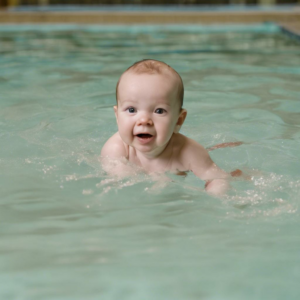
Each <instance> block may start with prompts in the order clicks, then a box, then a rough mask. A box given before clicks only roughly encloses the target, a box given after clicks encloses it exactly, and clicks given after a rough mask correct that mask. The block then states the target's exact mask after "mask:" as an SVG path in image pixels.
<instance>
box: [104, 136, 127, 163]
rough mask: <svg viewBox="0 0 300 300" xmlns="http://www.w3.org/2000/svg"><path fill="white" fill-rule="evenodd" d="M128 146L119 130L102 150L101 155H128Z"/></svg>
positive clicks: (116, 156)
mask: <svg viewBox="0 0 300 300" xmlns="http://www.w3.org/2000/svg"><path fill="white" fill-rule="evenodd" d="M127 152H128V151H126V147H125V145H124V142H123V141H122V139H121V137H120V134H119V132H117V133H115V134H114V135H113V136H112V137H110V138H109V139H108V140H107V142H106V143H105V144H104V146H103V148H102V150H101V156H108V157H112V158H118V157H127Z"/></svg>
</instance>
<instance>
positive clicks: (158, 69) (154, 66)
mask: <svg viewBox="0 0 300 300" xmlns="http://www.w3.org/2000/svg"><path fill="white" fill-rule="evenodd" d="M166 70H167V71H170V72H171V73H173V74H175V75H176V76H177V77H178V79H179V80H178V81H179V86H178V100H179V103H180V109H181V108H182V105H183V97H184V86H183V81H182V78H181V76H180V75H179V74H178V73H177V72H176V71H175V70H174V69H173V68H172V67H170V66H169V65H168V64H166V63H164V62H162V61H159V60H155V59H143V60H140V61H137V62H135V63H134V64H133V65H132V66H130V67H129V68H128V69H127V70H126V71H125V72H124V73H123V74H125V73H126V72H128V71H132V72H134V73H136V74H145V73H146V74H163V73H164V72H165V71H166ZM123 74H122V75H123ZM122 75H121V77H120V79H119V81H118V83H117V86H116V98H117V102H118V87H119V83H120V81H121V78H122Z"/></svg>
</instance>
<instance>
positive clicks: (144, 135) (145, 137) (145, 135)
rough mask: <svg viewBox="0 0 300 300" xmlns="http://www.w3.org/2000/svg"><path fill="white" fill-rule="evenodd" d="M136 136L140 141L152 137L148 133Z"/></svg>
mask: <svg viewBox="0 0 300 300" xmlns="http://www.w3.org/2000/svg"><path fill="white" fill-rule="evenodd" d="M137 136H138V137H139V138H142V139H149V138H151V137H152V135H151V134H149V133H140V134H137Z"/></svg>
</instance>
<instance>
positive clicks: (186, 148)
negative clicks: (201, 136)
mask: <svg viewBox="0 0 300 300" xmlns="http://www.w3.org/2000/svg"><path fill="white" fill-rule="evenodd" d="M174 144H175V146H174V149H176V151H175V153H176V157H177V159H178V162H180V163H181V164H182V166H184V168H185V169H187V170H190V171H194V169H201V172H203V171H204V170H207V169H208V168H210V167H211V166H212V164H213V161H212V160H211V158H210V156H209V154H208V152H207V150H206V149H205V148H204V147H203V146H202V145H200V144H199V143H198V142H196V141H195V140H193V139H190V138H188V137H186V136H184V135H182V134H177V136H176V139H175V143H174Z"/></svg>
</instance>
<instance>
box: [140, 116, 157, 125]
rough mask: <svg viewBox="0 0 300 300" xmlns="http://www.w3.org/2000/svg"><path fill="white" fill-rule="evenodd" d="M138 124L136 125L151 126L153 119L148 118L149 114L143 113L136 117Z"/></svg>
mask: <svg viewBox="0 0 300 300" xmlns="http://www.w3.org/2000/svg"><path fill="white" fill-rule="evenodd" d="M137 123H138V124H137V125H147V126H152V125H153V121H152V119H151V118H150V116H149V115H148V114H143V115H141V116H140V117H139V119H138V122H137Z"/></svg>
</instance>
